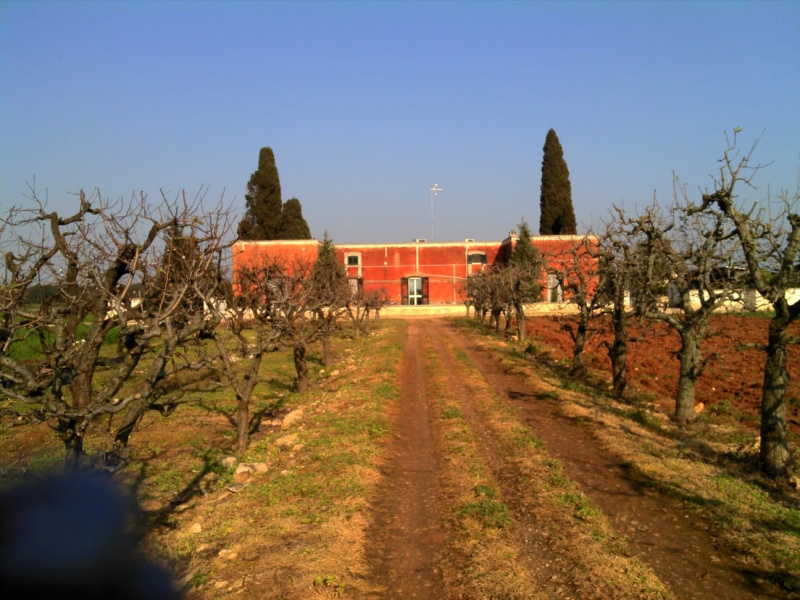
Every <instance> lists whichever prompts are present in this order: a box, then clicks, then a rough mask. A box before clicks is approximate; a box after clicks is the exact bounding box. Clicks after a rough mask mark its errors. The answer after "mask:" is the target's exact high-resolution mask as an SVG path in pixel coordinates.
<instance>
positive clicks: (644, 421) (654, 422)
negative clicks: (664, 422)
mask: <svg viewBox="0 0 800 600" xmlns="http://www.w3.org/2000/svg"><path fill="white" fill-rule="evenodd" d="M623 416H624V417H625V418H627V419H630V420H631V421H633V422H634V423H638V424H639V425H641V426H642V427H646V428H647V429H650V430H652V431H660V430H661V421H659V420H658V418H657V417H656V416H655V415H654V414H653V413H652V412H650V411H649V410H647V409H646V408H643V407H636V408H632V409H630V410H626V411H625V412H624V413H623Z"/></svg>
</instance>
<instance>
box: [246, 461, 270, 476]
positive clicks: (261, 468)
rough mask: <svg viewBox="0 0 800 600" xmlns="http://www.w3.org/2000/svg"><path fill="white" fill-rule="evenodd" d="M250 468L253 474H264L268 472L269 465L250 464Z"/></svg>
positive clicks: (261, 463) (260, 463)
mask: <svg viewBox="0 0 800 600" xmlns="http://www.w3.org/2000/svg"><path fill="white" fill-rule="evenodd" d="M250 467H252V469H253V471H254V472H255V473H266V472H267V471H269V465H268V464H267V463H263V462H258V463H252V464H251V465H250Z"/></svg>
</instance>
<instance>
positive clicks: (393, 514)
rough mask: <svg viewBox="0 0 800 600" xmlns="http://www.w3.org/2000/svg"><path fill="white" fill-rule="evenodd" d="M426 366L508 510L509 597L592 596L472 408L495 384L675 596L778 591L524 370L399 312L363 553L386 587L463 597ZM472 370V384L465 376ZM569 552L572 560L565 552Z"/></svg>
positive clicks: (396, 594) (401, 592)
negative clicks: (383, 447) (512, 574)
mask: <svg viewBox="0 0 800 600" xmlns="http://www.w3.org/2000/svg"><path fill="white" fill-rule="evenodd" d="M431 368H436V369H439V370H440V371H439V373H440V375H441V372H442V371H443V372H444V376H445V377H446V380H447V385H448V386H449V388H450V390H451V392H452V395H453V397H454V398H456V399H457V400H458V402H459V406H460V411H461V413H462V414H463V415H464V420H465V422H466V423H467V424H468V426H469V428H470V430H471V434H472V437H473V438H474V440H475V442H476V446H477V448H478V452H479V454H480V456H481V457H482V460H483V463H484V464H485V465H487V467H488V470H489V471H490V473H489V476H491V478H492V479H493V481H494V482H496V485H497V487H498V488H499V492H500V494H501V497H502V500H503V502H504V503H505V505H506V506H507V507H508V509H509V511H510V516H511V522H512V525H511V531H513V532H514V535H513V536H512V537H513V539H514V540H515V541H514V543H515V544H516V545H517V549H516V551H515V552H516V554H517V555H519V556H520V557H522V560H523V561H524V562H525V568H526V569H527V571H526V572H528V573H530V574H531V576H532V578H533V581H531V582H530V594H522V595H521V596H520V597H528V596H530V597H542V598H586V597H601V596H598V592H596V591H594V592H593V589H592V585H593V584H592V582H591V581H589V580H587V579H586V578H585V576H584V574H583V573H582V567H581V565H580V564H575V563H574V558H573V555H572V554H571V553H570V552H567V551H566V549H567V548H568V546H565V545H564V542H563V540H562V542H560V543H559V542H557V541H556V540H558V539H559V536H558V531H553V530H552V525H551V524H550V523H548V522H547V521H546V520H545V519H543V518H542V516H541V515H539V514H537V506H538V505H537V499H536V498H535V497H534V495H533V494H531V493H530V490H529V489H528V486H526V482H525V481H524V480H521V478H520V473H519V471H518V467H517V465H515V464H514V463H512V462H511V461H509V460H508V459H507V457H506V456H505V455H504V454H503V452H502V451H501V450H500V449H499V448H498V446H497V444H496V432H495V431H494V430H493V429H492V426H491V425H490V424H489V423H487V422H486V421H485V420H484V419H482V417H481V413H480V411H479V410H478V408H477V402H478V400H479V398H478V396H479V395H480V394H489V395H491V394H495V395H496V396H499V397H501V398H504V399H506V400H507V401H508V402H510V403H512V404H513V405H514V406H516V407H517V408H518V409H519V411H520V414H521V418H522V419H523V420H524V422H525V423H526V424H527V425H528V426H529V427H530V428H531V429H532V431H533V433H534V434H535V435H536V436H537V437H538V438H539V439H541V440H542V441H543V442H544V444H545V446H546V448H547V452H548V453H549V454H550V455H551V456H553V457H554V458H557V459H559V460H560V461H561V463H562V464H563V465H564V469H565V471H566V473H567V474H568V476H569V477H570V478H571V479H572V480H573V481H575V482H576V483H577V485H578V486H579V488H580V490H581V491H583V493H584V494H586V495H587V496H588V497H589V498H591V500H592V501H593V503H594V504H595V505H596V506H597V507H599V508H600V509H601V510H602V511H603V513H605V515H606V516H607V517H608V520H609V522H610V523H611V525H612V526H613V528H614V529H615V530H616V532H617V533H619V534H620V535H621V536H623V537H624V538H625V540H626V541H627V543H628V544H629V546H630V547H631V548H633V549H634V552H635V553H636V555H637V556H638V557H639V558H640V559H641V560H642V561H643V562H645V563H646V564H647V565H648V566H649V567H650V568H651V569H652V571H653V572H654V573H655V574H656V576H657V577H658V579H660V580H661V582H663V583H664V584H665V586H666V587H667V588H669V590H670V591H671V592H672V594H673V595H674V596H675V597H677V598H687V599H691V598H697V599H702V598H715V599H721V598H725V599H730V600H736V599H740V598H741V599H744V598H754V597H758V598H769V597H775V598H777V597H784V596H783V595H781V594H780V593H779V592H777V591H775V590H773V589H770V588H767V587H764V586H763V584H761V583H760V580H759V579H758V578H757V577H756V576H755V575H754V574H751V573H747V572H745V570H744V569H743V568H742V566H741V565H740V564H739V563H737V562H735V561H734V560H733V559H732V558H730V557H726V556H724V555H723V554H722V553H721V552H720V551H719V550H718V549H717V547H716V544H715V535H714V531H713V529H712V528H711V527H710V526H709V524H707V523H705V522H703V521H702V520H701V519H700V518H699V517H698V516H697V515H696V513H693V512H691V511H689V510H688V509H686V508H685V507H683V506H682V505H681V504H680V503H679V502H678V501H675V500H673V499H670V498H665V497H663V496H661V495H660V494H658V493H657V492H656V491H655V490H653V489H652V488H651V487H650V486H649V485H648V482H647V481H644V480H643V479H642V478H640V477H636V476H633V475H632V474H631V473H630V472H629V471H628V470H627V469H626V468H625V467H624V466H623V464H622V463H621V461H620V460H619V459H618V458H616V457H615V456H613V455H611V454H609V453H608V452H607V451H606V450H604V449H603V448H602V446H601V445H600V444H599V442H598V441H597V439H596V438H595V437H594V436H593V434H592V431H591V429H590V428H589V427H587V426H586V425H585V424H582V423H581V422H579V421H576V420H572V419H568V418H565V417H563V416H560V415H559V414H558V413H557V411H556V408H557V407H556V404H555V403H556V402H557V400H548V399H543V398H542V394H541V393H540V390H538V389H536V388H535V386H533V384H531V383H530V382H529V381H528V382H526V381H524V380H523V379H522V378H521V377H519V376H517V375H515V374H513V373H509V372H505V371H504V370H503V369H502V368H501V367H500V365H499V363H498V362H497V360H496V359H494V358H493V357H491V356H490V355H488V353H486V352H485V351H483V350H481V349H480V347H479V346H478V345H477V344H476V343H475V341H474V340H472V339H471V338H469V336H467V335H464V333H462V332H461V331H460V330H458V329H457V328H455V327H454V326H452V325H451V324H449V323H448V322H447V321H445V320H438V319H426V320H412V321H409V335H408V342H407V347H406V349H405V354H404V359H403V369H402V402H401V404H400V410H399V412H398V414H397V415H395V418H396V423H397V431H398V435H397V436H396V438H395V440H394V443H393V453H392V457H393V458H392V461H391V463H390V465H389V466H388V467H387V468H386V472H385V475H386V477H385V483H384V484H383V487H382V489H381V490H380V498H381V500H380V503H379V506H378V508H377V519H376V521H375V523H374V525H373V529H372V532H373V535H371V536H370V538H371V539H372V540H374V542H373V546H372V548H370V549H368V553H367V554H368V558H369V560H370V563H371V566H372V572H373V573H374V576H375V577H376V578H377V579H378V580H380V581H382V582H385V585H386V596H385V597H391V598H448V597H463V592H460V591H456V589H455V588H453V587H452V586H451V580H450V579H448V577H447V576H446V574H443V573H445V572H446V571H447V567H446V566H444V567H443V566H442V565H443V557H445V556H447V555H448V554H449V553H450V549H449V547H448V544H449V543H450V542H449V539H450V536H451V533H452V532H450V531H449V530H448V525H447V522H448V515H449V512H448V511H451V510H452V507H448V506H447V502H446V498H444V497H443V495H442V492H441V489H442V481H441V477H440V475H441V472H442V470H443V469H444V468H445V466H446V465H445V464H444V463H443V461H444V460H446V457H444V456H443V455H442V450H441V448H442V440H441V439H440V433H439V432H438V430H437V424H436V419H435V418H433V416H432V412H433V411H432V408H431V407H432V405H433V403H434V402H435V401H436V398H435V397H433V394H432V392H431V391H430V390H429V389H428V388H427V386H426V378H427V376H426V373H429V372H430V371H429V370H430V369H431ZM475 376H478V377H479V378H480V379H481V381H482V382H483V386H484V387H483V388H482V389H483V390H484V391H483V392H479V393H476V387H475V386H467V385H466V384H465V380H466V379H467V377H475ZM571 561H572V562H571Z"/></svg>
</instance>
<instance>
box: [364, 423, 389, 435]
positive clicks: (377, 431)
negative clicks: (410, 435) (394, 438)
mask: <svg viewBox="0 0 800 600" xmlns="http://www.w3.org/2000/svg"><path fill="white" fill-rule="evenodd" d="M367 431H369V437H371V438H372V439H374V440H379V439H381V438H383V437H385V436H386V434H387V433H389V428H388V427H387V426H386V424H385V423H382V422H377V421H375V422H372V423H370V424H369V425H368V428H367Z"/></svg>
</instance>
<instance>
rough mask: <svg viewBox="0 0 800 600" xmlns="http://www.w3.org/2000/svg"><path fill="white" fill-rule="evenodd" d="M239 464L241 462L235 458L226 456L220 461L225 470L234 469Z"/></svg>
mask: <svg viewBox="0 0 800 600" xmlns="http://www.w3.org/2000/svg"><path fill="white" fill-rule="evenodd" d="M238 462H239V461H238V460H236V457H235V456H226V457H225V458H221V459H220V460H219V464H220V465H221V466H222V467H223V468H225V469H232V468H233V467H235V466H236V464H237V463H238Z"/></svg>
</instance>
